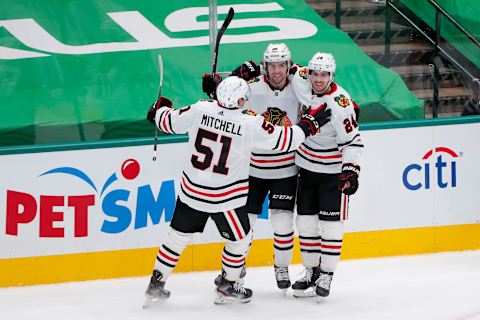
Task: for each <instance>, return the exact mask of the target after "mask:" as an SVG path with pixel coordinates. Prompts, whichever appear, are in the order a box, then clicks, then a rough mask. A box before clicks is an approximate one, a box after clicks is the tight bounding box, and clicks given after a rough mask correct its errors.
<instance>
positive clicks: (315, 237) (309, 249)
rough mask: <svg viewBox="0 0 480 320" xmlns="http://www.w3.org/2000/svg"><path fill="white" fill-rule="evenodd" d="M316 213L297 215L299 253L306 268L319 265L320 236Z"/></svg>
mask: <svg viewBox="0 0 480 320" xmlns="http://www.w3.org/2000/svg"><path fill="white" fill-rule="evenodd" d="M319 221H320V220H319V219H318V215H316V214H315V215H297V219H296V224H297V229H298V238H299V240H300V254H301V256H302V263H303V265H304V266H305V267H306V268H313V267H316V266H318V265H319V262H320V250H321V238H320V228H319Z"/></svg>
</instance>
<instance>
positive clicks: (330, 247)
mask: <svg viewBox="0 0 480 320" xmlns="http://www.w3.org/2000/svg"><path fill="white" fill-rule="evenodd" d="M320 246H321V247H322V248H325V249H339V250H340V249H342V246H330V245H326V244H322V245H320Z"/></svg>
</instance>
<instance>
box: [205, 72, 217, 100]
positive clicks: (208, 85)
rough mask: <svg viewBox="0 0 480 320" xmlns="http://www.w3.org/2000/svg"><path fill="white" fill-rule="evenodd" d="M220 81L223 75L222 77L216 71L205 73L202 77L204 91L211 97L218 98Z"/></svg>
mask: <svg viewBox="0 0 480 320" xmlns="http://www.w3.org/2000/svg"><path fill="white" fill-rule="evenodd" d="M220 82H222V77H220V75H218V74H216V73H214V74H210V73H205V74H204V75H203V77H202V91H203V92H205V93H206V94H207V96H209V97H210V98H211V99H216V98H217V94H216V90H217V87H218V85H219V84H220Z"/></svg>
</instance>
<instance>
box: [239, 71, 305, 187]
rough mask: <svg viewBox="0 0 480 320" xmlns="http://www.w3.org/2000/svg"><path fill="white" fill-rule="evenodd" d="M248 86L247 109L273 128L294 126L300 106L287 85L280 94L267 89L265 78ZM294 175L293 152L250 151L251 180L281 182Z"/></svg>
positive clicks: (295, 172) (277, 91)
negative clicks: (276, 180) (279, 180)
mask: <svg viewBox="0 0 480 320" xmlns="http://www.w3.org/2000/svg"><path fill="white" fill-rule="evenodd" d="M249 85H250V89H251V92H252V94H251V97H250V99H249V100H248V102H247V104H246V107H247V108H250V109H252V110H253V111H255V112H256V113H258V114H261V115H262V116H263V117H264V118H265V119H267V121H269V122H271V123H273V124H276V125H280V126H291V125H293V124H295V123H297V122H298V120H299V112H300V104H299V102H298V99H297V97H296V96H295V93H294V92H293V89H292V85H291V84H290V83H287V85H286V87H285V88H283V90H274V89H272V88H271V87H270V86H269V85H268V82H267V79H266V77H265V75H261V76H259V77H257V78H256V79H255V82H252V83H250V84H249ZM297 173H298V168H297V166H296V165H295V151H286V152H278V151H272V150H265V149H259V148H254V149H253V151H252V157H251V159H250V175H251V176H254V177H257V178H261V179H282V178H287V177H292V176H294V175H296V174H297Z"/></svg>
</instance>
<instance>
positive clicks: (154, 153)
mask: <svg viewBox="0 0 480 320" xmlns="http://www.w3.org/2000/svg"><path fill="white" fill-rule="evenodd" d="M158 69H159V74H160V83H159V85H158V98H157V100H158V99H160V97H161V96H162V85H163V59H162V55H161V54H160V53H159V54H158ZM157 144H158V127H157V125H156V124H155V142H154V143H153V161H156V160H157Z"/></svg>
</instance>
